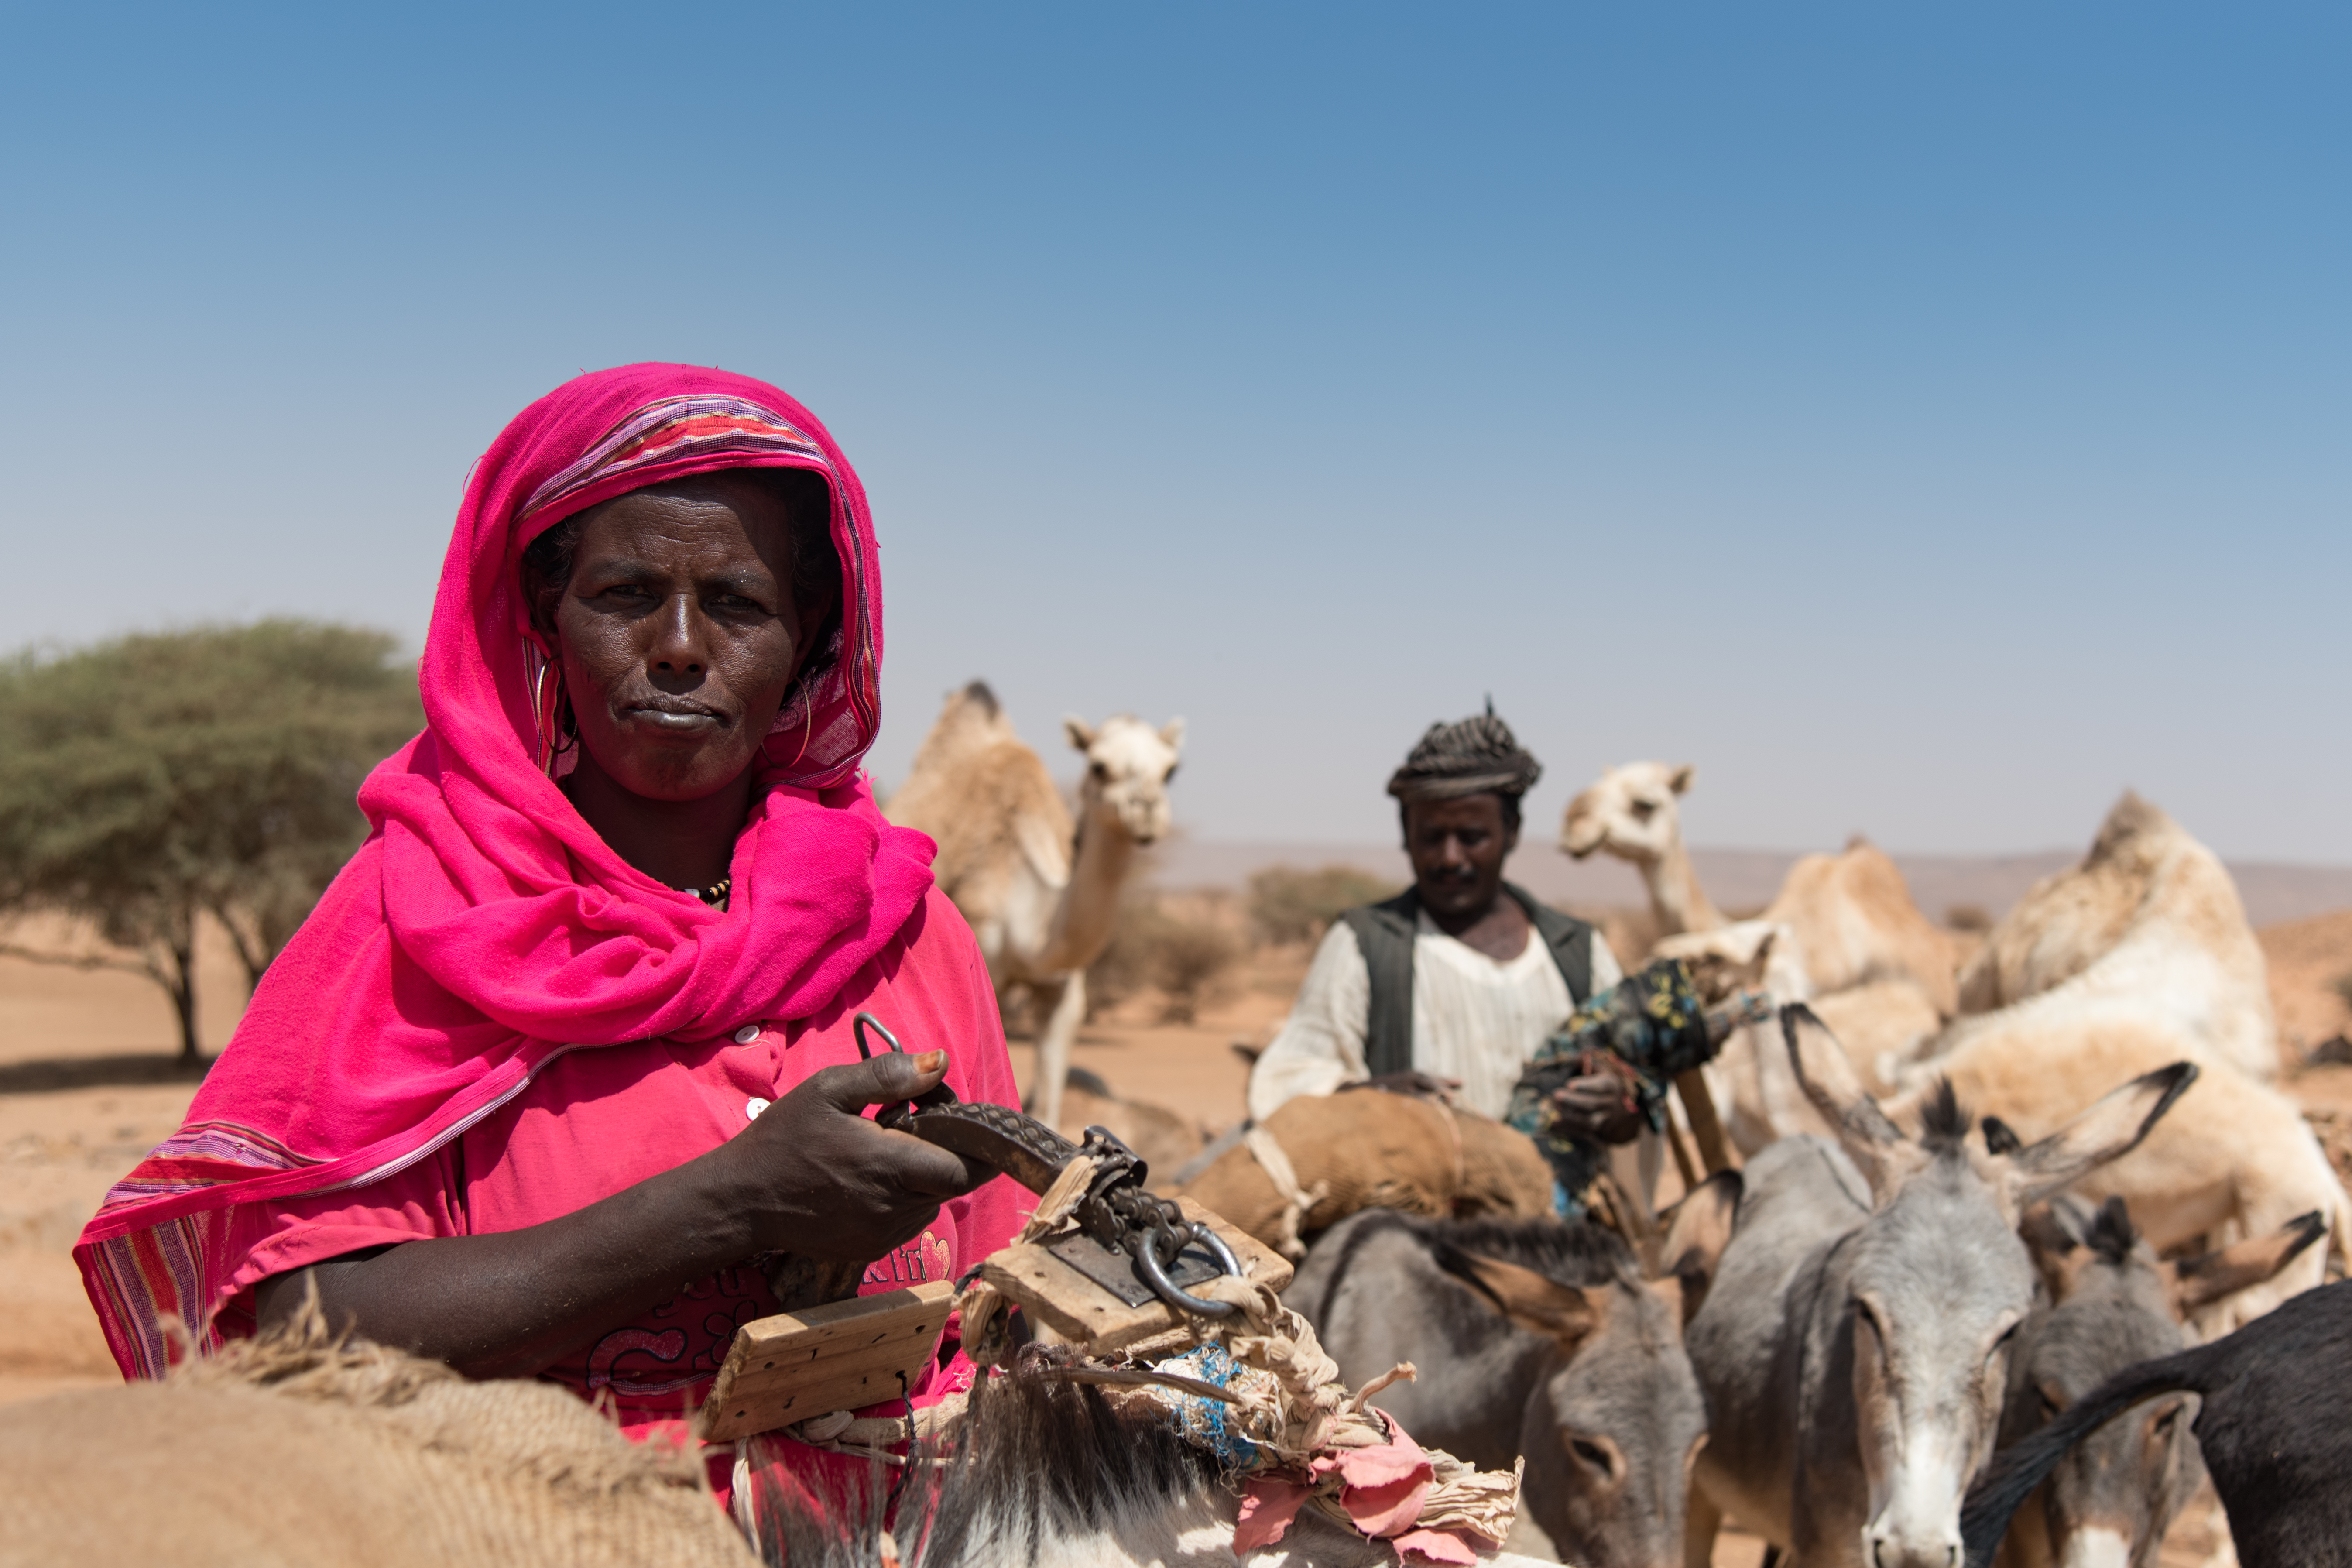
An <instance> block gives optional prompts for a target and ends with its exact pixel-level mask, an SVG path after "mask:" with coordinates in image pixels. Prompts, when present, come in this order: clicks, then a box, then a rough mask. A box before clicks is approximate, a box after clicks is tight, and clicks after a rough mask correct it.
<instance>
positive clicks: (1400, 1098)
mask: <svg viewBox="0 0 2352 1568" xmlns="http://www.w3.org/2000/svg"><path fill="white" fill-rule="evenodd" d="M1262 1131H1264V1132H1265V1133H1266V1134H1268V1135H1270V1136H1271V1137H1272V1138H1273V1140H1274V1141H1275V1142H1276V1144H1277V1145H1278V1146H1279V1148H1280V1151H1281V1153H1282V1154H1283V1155H1284V1156H1286V1157H1287V1159H1288V1163H1289V1164H1290V1167H1291V1169H1292V1171H1293V1172H1295V1173H1296V1175H1297V1194H1296V1197H1297V1198H1303V1199H1304V1200H1306V1201H1304V1202H1297V1201H1294V1196H1293V1195H1286V1194H1285V1192H1284V1191H1283V1187H1282V1185H1281V1184H1279V1183H1278V1182H1277V1181H1276V1176H1275V1174H1274V1173H1270V1172H1269V1171H1268V1170H1267V1168H1266V1164H1265V1161H1264V1160H1262V1159H1261V1158H1260V1156H1259V1154H1258V1152H1256V1151H1254V1150H1253V1149H1252V1148H1251V1147H1250V1146H1249V1144H1248V1143H1246V1142H1244V1143H1237V1144H1235V1145H1234V1147H1233V1148H1231V1149H1228V1150H1226V1151H1225V1152H1223V1154H1221V1155H1219V1156H1218V1157H1217V1159H1216V1160H1215V1161H1213V1163H1211V1164H1210V1166H1209V1168H1208V1169H1207V1170H1205V1171H1203V1172H1202V1173H1200V1175H1198V1176H1196V1177H1194V1178H1193V1179H1192V1181H1191V1182H1189V1183H1187V1184H1185V1185H1184V1186H1182V1187H1181V1188H1178V1189H1176V1192H1177V1193H1179V1194H1181V1195H1182V1196H1185V1197H1189V1198H1192V1200H1194V1201H1195V1202H1197V1203H1200V1204H1202V1205H1204V1206H1206V1207H1208V1208H1212V1209H1214V1210H1215V1211H1216V1212H1217V1213H1219V1214H1221V1215H1224V1216H1225V1218H1227V1219H1229V1220H1231V1221H1232V1222H1233V1223H1234V1225H1236V1226H1240V1227H1241V1228H1242V1229H1244V1230H1245V1231H1247V1232H1249V1234H1250V1235H1252V1236H1254V1237H1257V1238H1258V1239H1259V1240H1260V1241H1263V1242H1265V1244H1266V1245H1267V1246H1268V1247H1275V1248H1276V1250H1280V1251H1290V1250H1291V1249H1292V1247H1293V1245H1294V1244H1293V1243H1292V1240H1291V1237H1290V1235H1289V1229H1290V1226H1289V1224H1287V1223H1286V1221H1291V1220H1295V1223H1296V1225H1297V1233H1298V1235H1299V1236H1300V1237H1311V1236H1312V1235H1313V1234H1314V1233H1315V1232H1317V1231H1319V1230H1323V1229H1325V1228H1327V1227H1328V1226H1334V1225H1337V1224H1339V1221H1341V1220H1343V1219H1345V1218H1347V1217H1348V1216H1349V1215H1351V1214H1354V1213H1355V1212H1356V1211H1357V1210H1358V1209H1367V1208H1391V1209H1402V1210H1403V1211H1404V1212H1405V1213H1407V1214H1420V1215H1439V1216H1445V1215H1464V1216H1466V1215H1545V1214H1549V1213H1551V1212H1552V1196H1551V1188H1552V1181H1551V1170H1550V1167H1549V1166H1547V1165H1546V1164H1545V1163H1544V1161H1543V1156H1542V1155H1540V1154H1538V1152H1536V1147H1535V1145H1534V1144H1533V1143H1532V1142H1529V1141H1528V1138H1527V1136H1526V1134H1524V1133H1520V1132H1516V1131H1512V1130H1511V1129H1510V1128H1508V1127H1506V1126H1504V1125H1502V1123H1500V1122H1497V1121H1488V1120H1487V1119H1486V1117H1483V1116H1478V1115H1475V1114H1473V1113H1471V1112H1469V1111H1466V1110H1454V1109H1451V1108H1449V1107H1446V1106H1443V1105H1439V1104H1437V1103H1435V1102H1433V1101H1431V1100H1418V1099H1414V1098H1412V1097H1411V1096H1409V1095H1402V1094H1387V1093H1383V1092H1381V1091H1380V1090H1378V1089H1357V1090H1354V1091H1351V1092H1348V1093H1343V1094H1333V1095H1301V1096H1300V1097H1298V1098H1297V1099H1296V1100H1290V1101H1288V1102H1286V1104H1285V1105H1283V1107H1282V1108H1281V1109H1280V1110H1276V1112H1275V1113H1274V1114H1273V1115H1272V1116H1270V1117H1268V1118H1267V1119H1266V1120H1265V1122H1264V1123H1263V1124H1262Z"/></svg>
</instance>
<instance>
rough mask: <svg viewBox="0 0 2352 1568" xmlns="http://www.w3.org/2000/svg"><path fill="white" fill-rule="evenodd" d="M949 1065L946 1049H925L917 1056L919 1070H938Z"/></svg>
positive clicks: (916, 1067) (917, 1068)
mask: <svg viewBox="0 0 2352 1568" xmlns="http://www.w3.org/2000/svg"><path fill="white" fill-rule="evenodd" d="M947 1065H948V1054H947V1052H945V1051H925V1052H924V1053H923V1054H922V1055H921V1056H919V1057H917V1058H915V1070H916V1071H917V1072H937V1071H939V1070H940V1068H943V1067H945V1066H947Z"/></svg>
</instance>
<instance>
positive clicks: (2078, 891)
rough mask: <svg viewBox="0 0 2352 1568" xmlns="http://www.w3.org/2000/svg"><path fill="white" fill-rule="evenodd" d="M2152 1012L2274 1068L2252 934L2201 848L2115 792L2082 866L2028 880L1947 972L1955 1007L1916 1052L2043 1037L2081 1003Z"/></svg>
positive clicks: (2217, 864)
mask: <svg viewBox="0 0 2352 1568" xmlns="http://www.w3.org/2000/svg"><path fill="white" fill-rule="evenodd" d="M2116 1003H2128V1004H2130V1005H2134V1006H2137V1007H2144V1008H2147V1009H2150V1010H2153V1011H2155V1012H2158V1013H2160V1014H2161V1015H2163V1016H2165V1017H2167V1018H2168V1019H2170V1020H2171V1021H2172V1023H2173V1024H2174V1025H2175V1026H2177V1027H2179V1029H2180V1030H2181V1031H2182V1032H2183V1033H2184V1034H2185V1035H2186V1036H2187V1037H2189V1038H2190V1039H2192V1040H2194V1041H2195V1042H2197V1043H2198V1044H2199V1045H2200V1046H2202V1047H2204V1048H2205V1049H2206V1050H2207V1051H2209V1052H2210V1053H2211V1054H2212V1055H2213V1056H2216V1057H2218V1058H2221V1060H2224V1061H2227V1062H2229V1063H2230V1064H2231V1066H2233V1067H2235V1068H2238V1069H2239V1070H2240V1071H2242V1072H2244V1073H2248V1074H2251V1075H2252V1077H2254V1078H2255V1079H2261V1080H2263V1081H2264V1082H2268V1081H2269V1080H2270V1079H2273V1078H2275V1077H2276V1076H2277V1075H2278V1065H2279V1064H2278V1030H2277V1026H2276V1023H2275V1021H2274V1020H2273V1017H2272V1015H2271V998H2270V980H2269V974H2268V972H2267V970H2266V968H2265V966H2264V964H2263V950H2262V944H2261V943H2260V942H2257V941H2256V940H2255V938H2254V931H2253V927H2252V926H2251V925H2250V924H2248V923H2247V921H2246V910H2245V906H2244V905H2243V904H2242V903H2241V902H2240V901H2239V899H2238V889H2237V885H2236V884H2235V883H2234V882H2232V881H2231V879H2230V873H2229V872H2228V870H2226V869H2225V868H2223V867H2222V865H2221V860H2220V859H2219V858H2216V857H2215V855H2214V854H2213V852H2212V851H2211V850H2210V849H2208V848H2206V847H2205V846H2203V845H2202V844H2200V843H2199V842H2197V840H2196V839H2194V838H2192V837H2189V834H2188V833H2187V832H2186V831H2184V830H2183V829H2182V828H2181V826H2180V825H2179V824H2178V823H2176V822H2174V821H2173V820H2172V818H2171V817H2169V816H2166V815H2165V814H2164V813H2163V812H2162V811H2161V810H2159V809H2158V808H2157V807H2156V806H2154V805H2150V804H2148V803H2147V801H2144V800H2142V799H2141V798H2140V797H2139V796H2138V795H2134V794H2132V793H2131V792H2130V791H2128V790H2126V792H2125V793H2124V795H2123V798H2122V799H2120V800H2118V801H2117V802H2116V805H2115V806H2114V808H2113V809H2112V810H2110V811H2109V812H2108V813H2107V816H2106V820H2105V822H2103V823H2101V824H2100V825H2099V832H2098V837H2096V838H2095V839H2094V840H2092V843H2091V848H2090V853H2089V854H2087V855H2085V856H2084V858H2083V861H2082V863H2081V864H2080V865H2078V866H2075V867H2074V868H2071V869H2068V870H2064V871H2061V872H2059V873H2058V874H2056V875H2055V876H2052V877H2046V878H2044V879H2042V880H2041V881H2039V882H2037V883H2035V884H2034V885H2033V888H2032V890H2031V891H2029V892H2028V893H2027V894H2026V895H2025V897H2024V898H2022V899H2021V900H2018V903H2017V907H2016V908H2014V909H2012V910H2010V911H2009V913H2008V914H2006V915H2004V916H2002V917H2001V920H2000V923H1999V924H1998V925H1996V926H1994V927H1993V929H1992V931H1991V933H1990V935H1989V936H1987V937H1986V939H1985V944H1984V947H1983V948H1982V950H1981V951H1979V952H1978V953H1977V955H1976V957H1975V958H1974V959H1972V960H1971V961H1970V962H1969V966H1968V969H1967V971H1966V972H1965V973H1963V974H1962V975H1961V976H1960V981H1959V1012H1960V1014H1961V1015H1962V1016H1960V1017H1959V1018H1958V1020H1956V1021H1955V1022H1954V1023H1953V1024H1952V1025H1951V1026H1950V1027H1949V1028H1948V1029H1946V1030H1945V1031H1943V1032H1942V1034H1940V1035H1939V1036H1938V1037H1937V1038H1935V1039H1934V1040H1933V1041H1931V1042H1928V1043H1927V1046H1926V1047H1924V1048H1923V1049H1922V1050H1920V1051H1919V1052H1917V1053H1916V1059H1917V1060H1922V1061H1932V1060H1934V1059H1936V1058H1939V1057H1944V1056H1948V1055H1950V1054H1951V1053H1953V1052H1954V1051H1957V1050H1958V1049H1960V1048H1961V1047H1965V1046H1967V1045H1968V1044H1969V1043H1970V1042H1971V1041H1974V1040H1978V1039H1981V1038H1984V1037H1987V1036H1989V1035H1993V1034H2001V1033H2007V1032H2010V1031H2011V1030H2015V1029H2020V1028H2027V1029H2032V1030H2035V1031H2037V1032H2040V1033H2042V1034H2043V1035H2044V1036H2045V1037H2046V1036H2048V1035H2049V1034H2050V1033H2051V1032H2052V1031H2064V1030H2067V1029H2069V1028H2071V1027H2073V1026H2071V1025H2070V1024H2068V1022H2067V1019H2068V1018H2069V1017H2070V1016H2074V1015H2079V1014H2082V1013H2084V1011H2085V1010H2090V1011H2097V1012H2102V1013H2104V1012H2105V1010H2106V1008H2107V1007H2108V1005H2110V1004H2116Z"/></svg>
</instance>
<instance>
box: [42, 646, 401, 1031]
mask: <svg viewBox="0 0 2352 1568" xmlns="http://www.w3.org/2000/svg"><path fill="white" fill-rule="evenodd" d="M393 649H394V641H393V639H392V637H389V636H387V635H386V634H384V633H382V632H375V631H366V630H362V629H360V628H356V627H351V626H327V625H320V624H316V623H312V622H304V621H293V620H270V621H262V622H259V623H257V624H256V625H253V626H225V627H212V628H205V629H201V630H196V631H186V632H173V633H166V634H161V635H154V636H142V637H123V638H121V639H118V640H116V641H113V642H109V643H104V644H101V645H99V646H97V647H89V648H86V649H83V650H81V651H79V652H76V653H71V654H68V655H65V656H63V657H61V658H41V657H39V656H37V655H36V654H32V653H25V654H20V655H18V656H16V658H13V659H9V660H6V661H5V662H0V916H17V915H24V914H31V913H38V912H52V913H58V914H64V915H69V916H74V917H78V918H79V919H81V920H84V921H88V922H89V925H90V926H91V928H93V929H94V930H95V931H97V933H98V935H99V937H100V939H101V941H102V942H104V944H105V946H104V948H103V949H101V950H99V951H96V952H89V951H83V952H58V951H55V950H51V949H43V948H37V947H30V946H27V945H26V944H23V943H20V942H8V943H0V952H9V953H11V954H13V955H15V956H17V957H23V958H31V959H34V960H37V961H39V962H45V963H69V964H73V965H76V966H78V967H82V968H112V969H124V970H129V971H130V972H131V973H139V974H144V975H145V976H147V977H148V978H149V979H151V980H152V981H154V982H155V984H158V985H160V986H162V987H163V990H164V992H165V993H166V994H169V995H170V997H171V999H172V1006H173V1012H174V1013H175V1014H176V1015H177V1016H178V1018H179V1026H180V1054H181V1057H182V1059H183V1060H194V1058H196V1057H197V1056H198V1054H199V1050H200V1047H199V1043H198V1040H197V1037H196V991H195V933H196V921H197V919H198V917H199V915H200V914H202V913H205V912H210V913H211V914H212V915H214V916H215V918H216V919H217V920H218V921H220V922H221V924H222V925H223V926H225V927H226V929H227V931H228V932H229V936H230V939H231V941H232V942H234V943H235V945H236V952H237V956H238V959H239V960H240V962H241V963H243V965H244V967H245V971H246V976H247V984H248V985H250V984H252V983H254V982H256V981H257V980H259V978H260V977H261V972H262V971H263V970H264V969H266V968H268V965H269V962H270V960H271V959H273V958H275V957H276V956H277V955H278V950H279V949H280V948H282V947H283V946H284V945H285V944H286V942H287V941H288V939H289V938H290V937H291V936H292V935H293V934H294V931H295V929H296V928H297V927H298V926H299V925H300V924H301V922H302V920H303V918H304V917H305V916H306V915H308V914H309V913H310V908H311V906H312V905H313V904H315V903H316V902H317V901H318V898H319V895H320V892H322V891H324V890H325V889H326V885H327V883H328V882H329V881H330V880H331V879H333V877H334V874H335V872H336V871H337V870H338V869H339V868H341V866H342V863H343V862H344V861H345V860H346V859H348V858H350V856H351V854H352V850H354V849H356V848H357V847H359V845H360V843H361V841H362V838H363V837H365V834H366V828H367V825H366V821H365V819H364V818H362V816H360V813H359V808H358V806H357V805H356V804H355V802H354V796H355V795H357V793H358V790H359V785H360V781H361V780H362V779H363V778H364V777H365V776H366V774H367V771H368V769H370V768H371V767H373V766H374V764H375V763H377V762H378V761H379V760H380V759H382V758H383V756H384V755H385V754H386V753H387V752H391V751H392V750H393V749H394V748H395V747H397V746H398V745H400V744H401V742H404V741H405V740H407V739H408V737H409V736H411V735H413V734H415V732H416V731H417V730H418V729H419V728H420V727H421V726H422V725H423V722H424V715H423V711H422V710H421V708H420V706H419V704H418V702H417V698H416V682H415V674H414V672H413V670H412V669H410V668H407V667H405V666H402V665H396V664H394V662H393V661H392V654H393Z"/></svg>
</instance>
